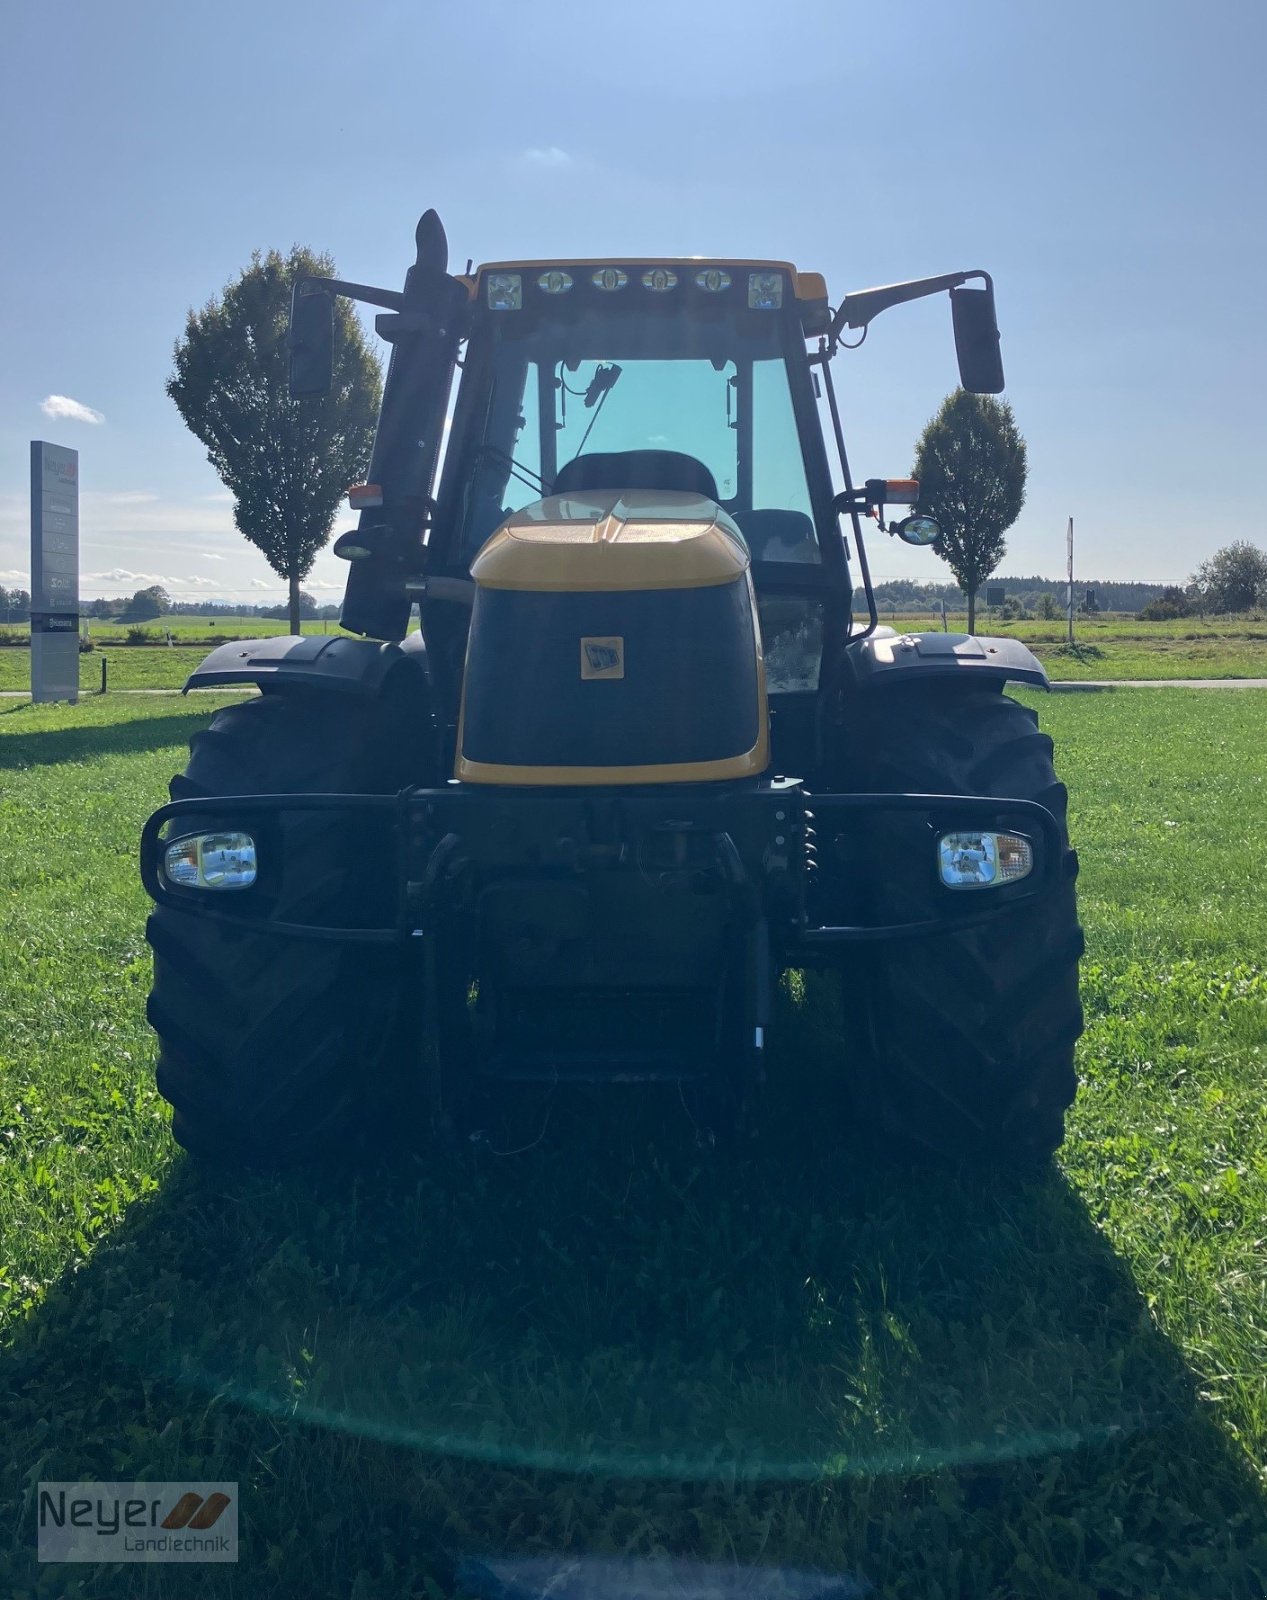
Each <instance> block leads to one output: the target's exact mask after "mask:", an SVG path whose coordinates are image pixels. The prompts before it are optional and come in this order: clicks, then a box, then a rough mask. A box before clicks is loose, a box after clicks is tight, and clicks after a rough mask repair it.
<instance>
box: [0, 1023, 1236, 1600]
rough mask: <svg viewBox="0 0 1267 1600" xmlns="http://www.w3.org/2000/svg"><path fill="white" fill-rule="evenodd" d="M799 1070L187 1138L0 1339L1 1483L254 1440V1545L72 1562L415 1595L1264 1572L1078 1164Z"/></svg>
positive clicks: (212, 1586)
mask: <svg viewBox="0 0 1267 1600" xmlns="http://www.w3.org/2000/svg"><path fill="white" fill-rule="evenodd" d="M792 1053H793V1052H789V1054H792ZM788 1065H789V1076H790V1077H794V1076H795V1075H796V1074H795V1067H794V1065H793V1064H792V1063H791V1062H789V1064H788ZM789 1087H790V1089H791V1092H789V1093H787V1094H784V1095H781V1096H776V1097H774V1101H773V1103H772V1105H771V1108H770V1117H769V1122H768V1125H767V1127H766V1129H765V1131H764V1132H763V1135H762V1137H761V1138H760V1139H758V1140H756V1141H753V1142H751V1143H749V1144H745V1145H744V1146H743V1147H742V1148H740V1149H737V1150H734V1151H732V1152H729V1153H724V1154H718V1153H716V1152H701V1151H700V1150H699V1149H697V1148H696V1147H695V1145H694V1143H693V1141H692V1138H691V1129H690V1126H689V1123H687V1122H686V1119H685V1118H684V1117H683V1116H682V1115H681V1112H680V1110H679V1111H678V1113H677V1114H676V1116H674V1115H673V1106H672V1104H671V1103H670V1102H668V1101H666V1102H665V1103H664V1104H662V1105H655V1104H653V1103H651V1102H643V1103H641V1104H637V1105H635V1104H633V1103H632V1102H631V1103H630V1104H628V1105H618V1106H616V1107H613V1106H612V1105H611V1103H610V1101H609V1102H608V1103H607V1106H606V1108H605V1110H604V1108H603V1107H602V1106H601V1105H600V1106H598V1107H596V1106H595V1105H594V1103H593V1102H590V1101H587V1100H585V1099H584V1098H578V1099H576V1100H574V1101H573V1100H569V1101H566V1102H565V1101H563V1100H559V1099H555V1100H554V1101H553V1102H552V1103H551V1104H550V1105H549V1107H548V1109H549V1113H550V1114H549V1117H548V1120H547V1119H546V1117H545V1115H544V1113H545V1111H546V1109H547V1107H546V1105H545V1104H544V1103H543V1102H541V1101H539V1100H538V1101H533V1100H532V1099H530V1098H528V1099H525V1100H524V1101H523V1102H522V1103H521V1104H520V1105H519V1106H518V1107H517V1108H516V1107H514V1106H511V1107H510V1108H508V1112H507V1126H504V1127H495V1128H491V1129H490V1130H489V1132H488V1136H487V1137H486V1138H485V1139H484V1140H482V1141H479V1142H475V1143H465V1144H463V1145H462V1146H460V1147H459V1148H457V1149H454V1150H451V1151H448V1152H447V1153H445V1154H443V1155H441V1156H435V1157H432V1158H429V1159H428V1160H425V1161H424V1160H421V1159H415V1160H402V1161H397V1162H391V1163H385V1164H384V1165H383V1166H382V1167H380V1168H378V1169H376V1170H373V1171H368V1172H362V1173H359V1174H349V1173H343V1174H335V1173H331V1172H328V1171H326V1172H308V1173H293V1174H290V1175H287V1176H284V1177H281V1178H269V1177H264V1176H259V1175H227V1174H224V1173H215V1172H208V1171H205V1170H201V1169H199V1168H197V1167H195V1166H194V1165H193V1164H191V1163H188V1162H183V1161H182V1162H181V1163H179V1164H178V1165H177V1166H176V1168H175V1169H174V1170H173V1172H172V1174H171V1176H170V1177H169V1180H168V1181H167V1183H166V1184H165V1186H164V1187H163V1189H162V1190H161V1192H160V1193H159V1194H157V1195H156V1196H155V1197H153V1198H152V1199H151V1200H150V1201H149V1202H147V1203H144V1204H140V1205H138V1206H136V1207H134V1208H133V1210H132V1212H131V1213H130V1214H129V1216H128V1218H127V1220H126V1221H125V1223H124V1224H123V1225H122V1226H121V1227H120V1228H119V1229H118V1230H117V1231H116V1233H115V1234H114V1235H113V1236H112V1238H111V1240H110V1241H109V1243H108V1244H107V1245H106V1246H104V1247H103V1248H101V1249H99V1250H98V1251H97V1253H96V1254H95V1255H94V1257H93V1258H92V1260H91V1262H90V1263H89V1264H88V1265H87V1266H86V1267H85V1268H83V1269H82V1270H81V1271H79V1272H78V1273H76V1274H75V1275H73V1276H71V1277H68V1278H67V1279H66V1280H64V1281H63V1282H62V1283H61V1284H60V1285H58V1286H57V1287H56V1288H55V1290H54V1291H53V1292H52V1293H51V1294H50V1295H49V1297H48V1299H47V1301H46V1303H45V1304H44V1305H43V1307H42V1308H41V1309H40V1310H39V1311H38V1312H37V1313H35V1314H33V1315H32V1317H31V1318H30V1319H29V1320H28V1322H27V1323H26V1325H25V1326H24V1327H23V1328H21V1329H20V1330H19V1331H18V1333H17V1335H16V1337H15V1339H14V1341H13V1343H12V1345H11V1347H10V1349H9V1350H8V1351H7V1352H6V1354H5V1356H4V1359H3V1360H2V1361H0V1377H3V1380H4V1392H5V1393H6V1395H7V1396H8V1397H9V1398H8V1399H7V1400H6V1401H5V1402H4V1403H3V1405H2V1406H0V1410H2V1411H4V1412H7V1418H6V1427H5V1434H6V1439H7V1442H8V1451H7V1454H8V1456H9V1466H10V1470H11V1472H12V1473H13V1474H14V1478H15V1484H14V1487H15V1491H16V1501H17V1503H18V1504H19V1505H21V1504H22V1503H23V1501H24V1497H25V1500H26V1502H27V1503H29V1499H30V1492H31V1486H32V1485H33V1484H34V1483H35V1482H36V1481H37V1480H39V1479H44V1480H50V1479H92V1478H101V1479H124V1478H132V1477H136V1478H146V1479H151V1480H158V1479H169V1478H179V1477H190V1478H204V1479H210V1478H219V1477H227V1478H229V1479H232V1480H236V1481H238V1482H240V1484H241V1486H242V1515H243V1557H242V1565H241V1566H240V1568H239V1569H238V1571H237V1574H236V1577H234V1576H233V1574H232V1573H231V1572H229V1571H228V1569H220V1570H217V1571H212V1570H211V1569H203V1570H202V1571H198V1570H197V1569H192V1568H181V1569H177V1570H175V1571H174V1572H171V1571H169V1572H167V1573H164V1572H163V1571H162V1570H161V1569H153V1568H151V1569H148V1570H146V1571H144V1572H143V1571H142V1569H131V1570H130V1569H126V1568H120V1569H116V1570H114V1571H113V1572H107V1571H105V1570H102V1571H101V1572H100V1573H99V1574H97V1575H95V1576H94V1575H92V1574H89V1575H88V1576H87V1577H86V1578H84V1580H83V1581H84V1582H85V1585H86V1586H85V1587H83V1588H82V1589H81V1590H78V1591H76V1592H78V1593H82V1594H83V1595H84V1596H86V1597H90V1596H94V1595H102V1596H106V1595H109V1596H114V1595H119V1594H125V1593H129V1594H130V1593H138V1594H140V1593H143V1594H145V1595H147V1596H168V1595H170V1596H171V1597H173V1600H175V1597H177V1596H180V1597H184V1596H189V1595H204V1594H205V1595H219V1594H230V1593H233V1594H237V1593H249V1594H250V1595H251V1596H253V1597H254V1596H270V1595H279V1596H281V1595H291V1594H294V1595H301V1594H302V1595H323V1594H330V1595H334V1594H339V1595H345V1594H357V1595H360V1594H364V1595H366V1596H369V1595H377V1594H380V1593H388V1592H390V1593H392V1594H402V1595H404V1594H409V1595H414V1594H418V1595H422V1594H430V1595H435V1594H439V1593H446V1592H451V1590H450V1588H449V1579H448V1577H447V1574H449V1573H451V1572H452V1571H453V1569H454V1564H455V1563H456V1562H458V1561H459V1560H460V1559H462V1558H463V1557H465V1556H470V1555H481V1554H486V1553H488V1552H490V1551H496V1550H499V1549H505V1548H510V1549H514V1550H516V1551H521V1552H527V1553H542V1552H550V1551H552V1552H565V1553H568V1554H576V1553H579V1552H582V1551H611V1552H617V1553H623V1554H647V1555H657V1554H660V1553H664V1552H667V1553H669V1554H672V1555H675V1556H687V1557H693V1558H699V1559H704V1560H709V1559H711V1560H718V1559H721V1560H725V1561H728V1562H737V1563H740V1564H742V1565H749V1564H752V1565H761V1566H770V1565H775V1564H778V1565H785V1566H790V1567H807V1566H808V1567H815V1568H824V1569H829V1570H841V1569H845V1570H849V1571H856V1572H857V1571H860V1572H862V1573H865V1575H866V1576H867V1577H868V1578H870V1579H871V1580H872V1581H873V1582H875V1583H877V1584H878V1585H879V1587H880V1590H881V1592H882V1593H884V1594H885V1595H894V1596H904V1595H910V1596H919V1597H921V1600H923V1597H925V1596H928V1595H932V1594H941V1595H959V1594H963V1595H972V1596H974V1597H975V1596H982V1597H984V1596H990V1595H999V1596H1003V1595H1015V1594H1018V1593H1020V1594H1042V1595H1043V1596H1044V1597H1056V1600H1058V1597H1063V1596H1069V1597H1074V1596H1077V1597H1091V1596H1095V1597H1097V1600H1114V1597H1119V1596H1120V1597H1125V1596H1136V1595H1139V1596H1144V1595H1150V1596H1152V1595H1171V1594H1174V1595H1181V1594H1182V1595H1193V1594H1197V1593H1200V1594H1202V1595H1203V1596H1205V1597H1214V1596H1234V1595H1235V1596H1239V1595H1249V1594H1254V1593H1260V1592H1261V1589H1260V1588H1259V1587H1258V1585H1259V1584H1260V1583H1261V1578H1262V1571H1263V1567H1262V1562H1263V1559H1264V1551H1265V1550H1267V1515H1265V1512H1264V1503H1263V1498H1262V1492H1261V1485H1260V1484H1259V1483H1258V1482H1257V1481H1256V1479H1255V1477H1254V1475H1253V1474H1252V1472H1251V1471H1250V1470H1249V1467H1248V1464H1247V1462H1246V1461H1245V1459H1244V1457H1243V1456H1242V1455H1241V1454H1240V1452H1239V1451H1238V1450H1237V1449H1236V1447H1235V1446H1234V1445H1233V1444H1232V1443H1231V1442H1230V1441H1229V1439H1228V1438H1227V1436H1226V1435H1225V1434H1224V1433H1223V1432H1222V1431H1221V1430H1220V1429H1219V1428H1218V1427H1217V1426H1216V1425H1215V1422H1214V1421H1213V1419H1212V1416H1211V1414H1210V1412H1209V1411H1208V1409H1207V1408H1206V1407H1205V1406H1204V1405H1203V1403H1202V1402H1201V1401H1200V1399H1199V1397H1198V1394H1197V1390H1196V1386H1195V1384H1194V1380H1193V1376H1192V1374H1191V1373H1190V1371H1189V1370H1188V1368H1187V1367H1186V1365H1185V1363H1184V1362H1183V1360H1182V1359H1181V1357H1180V1356H1179V1354H1178V1353H1177V1352H1176V1350H1175V1349H1174V1347H1173V1346H1172V1345H1171V1343H1170V1342H1169V1341H1168V1340H1167V1339H1166V1338H1164V1337H1163V1336H1162V1334H1161V1333H1160V1332H1159V1331H1158V1330H1157V1328H1156V1327H1155V1326H1154V1325H1153V1323H1152V1321H1151V1319H1150V1317H1149V1315H1148V1312H1147V1309H1146V1307H1145V1305H1144V1304H1143V1302H1142V1300H1141V1297H1140V1295H1139V1293H1138V1290H1137V1289H1136V1286H1135V1284H1134V1282H1133V1281H1132V1279H1131V1276H1130V1274H1129V1273H1128V1272H1127V1270H1126V1269H1125V1268H1124V1266H1123V1265H1122V1263H1121V1262H1120V1261H1119V1260H1118V1259H1117V1258H1116V1257H1115V1256H1114V1254H1113V1252H1112V1250H1111V1249H1110V1248H1109V1245H1108V1243H1107V1242H1106V1240H1105V1239H1104V1237H1103V1235H1102V1234H1101V1233H1100V1232H1099V1231H1098V1230H1097V1229H1096V1227H1095V1226H1094V1225H1093V1223H1092V1222H1091V1220H1090V1219H1089V1218H1088V1216H1087V1214H1086V1211H1085V1208H1084V1207H1083V1206H1082V1204H1081V1202H1080V1200H1079V1199H1078V1197H1077V1196H1076V1195H1075V1194H1074V1193H1073V1192H1072V1191H1071V1190H1070V1188H1069V1187H1068V1186H1067V1184H1066V1183H1065V1182H1064V1180H1063V1179H1062V1178H1061V1177H1060V1176H1059V1174H1058V1173H1055V1172H1053V1173H1052V1174H1051V1175H1050V1176H1048V1177H1046V1178H1044V1179H1043V1180H1041V1181H1036V1182H1033V1183H1027V1184H1024V1183H1016V1182H1007V1181H1004V1180H1002V1179H999V1178H996V1177H985V1176H980V1175H976V1176H973V1175H965V1174H958V1173H955V1172H953V1171H949V1170H946V1169H938V1168H923V1167H917V1166H908V1165H901V1164H889V1163H884V1164H878V1163H876V1162H875V1161H874V1160H871V1159H869V1158H868V1157H867V1155H866V1154H865V1152H864V1151H863V1150H862V1149H861V1148H860V1147H859V1145H858V1144H857V1143H856V1142H855V1141H853V1140H852V1139H851V1138H850V1136H849V1135H848V1132H847V1124H846V1122H845V1121H844V1120H843V1119H844V1114H845V1113H844V1108H843V1106H842V1105H841V1103H840V1102H839V1101H838V1099H837V1098H836V1096H835V1093H834V1090H833V1087H832V1084H831V1081H830V1079H829V1078H827V1077H824V1076H821V1075H820V1076H819V1077H817V1078H814V1077H812V1076H811V1077H808V1078H807V1079H806V1080H805V1081H804V1082H803V1083H801V1084H793V1085H790V1086H789ZM810 1091H812V1092H813V1093H814V1096H815V1098H814V1099H813V1101H807V1100H806V1099H805V1095H806V1093H807V1092H810ZM807 1103H808V1104H812V1105H813V1107H814V1115H813V1117H811V1118H807V1117H806V1116H805V1114H804V1109H805V1105H806V1104H807ZM516 1118H519V1119H520V1126H518V1127H516V1126H515V1125H514V1123H515V1120H516ZM525 1131H526V1132H527V1135H528V1137H527V1138H525V1137H523V1135H524V1133H525ZM503 1141H506V1142H505V1143H503ZM524 1144H527V1145H528V1146H529V1148H527V1149H525V1150H523V1151H522V1153H520V1154H517V1155H514V1156H502V1155H499V1154H497V1153H496V1152H497V1151H498V1150H501V1149H512V1148H514V1149H518V1148H519V1147H520V1146H521V1145H524ZM11 1534H12V1537H11V1540H10V1544H11V1549H12V1553H11V1554H10V1556H9V1557H8V1565H7V1566H6V1564H5V1558H3V1557H0V1577H7V1578H8V1579H9V1584H8V1586H7V1587H8V1589H9V1590H15V1591H16V1590H22V1589H23V1588H24V1586H32V1587H33V1578H32V1573H33V1572H34V1567H33V1564H32V1562H31V1555H30V1549H31V1545H32V1543H33V1522H32V1514H31V1513H30V1511H29V1510H22V1511H20V1512H18V1513H17V1514H15V1520H14V1523H13V1526H12V1530H11ZM80 1576H82V1571H81V1573H79V1574H77V1578H78V1577H80ZM129 1583H131V1584H132V1585H133V1587H128V1584H129ZM234 1583H236V1584H237V1585H238V1587H234V1586H233V1585H234ZM429 1583H430V1584H432V1585H435V1586H436V1587H433V1588H431V1589H428V1588H427V1585H428V1584H429ZM94 1585H96V1586H94ZM40 1592H45V1591H43V1590H41V1591H40ZM761 1592H763V1593H764V1592H766V1591H765V1590H762V1591H761Z"/></svg>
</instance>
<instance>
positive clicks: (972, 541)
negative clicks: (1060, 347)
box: [913, 389, 1026, 633]
mask: <svg viewBox="0 0 1267 1600" xmlns="http://www.w3.org/2000/svg"><path fill="white" fill-rule="evenodd" d="M1025 474H1026V451H1025V441H1024V439H1023V438H1022V437H1021V435H1020V432H1019V430H1018V429H1017V426H1016V419H1015V418H1014V417H1013V415H1012V408H1011V406H1010V405H1008V403H1007V402H1006V401H1005V400H995V399H994V398H993V397H992V396H990V395H984V394H969V393H968V392H967V391H966V390H965V389H956V390H955V392H954V394H952V395H947V397H946V399H945V400H943V401H942V404H941V408H940V410H939V411H938V412H937V415H936V416H935V417H934V418H933V419H932V421H931V422H929V424H928V426H927V427H926V428H925V429H924V431H923V433H922V434H921V435H920V438H919V443H918V444H917V445H916V446H915V467H914V470H913V476H914V477H916V478H918V479H919V485H920V491H919V503H920V509H921V510H922V511H927V512H928V513H929V514H930V516H933V517H935V518H936V519H937V521H938V522H939V523H940V524H941V540H940V542H939V543H938V545H937V554H938V555H939V556H941V558H942V560H943V561H944V562H945V563H946V565H947V566H948V567H949V568H950V570H951V571H952V572H953V573H954V575H955V577H956V578H957V579H958V580H959V587H960V588H961V589H962V590H963V591H964V593H965V594H966V595H967V597H968V632H969V633H975V632H976V628H977V590H978V589H979V588H980V587H981V585H982V584H983V583H984V582H985V580H986V579H987V578H988V577H989V576H990V574H991V573H992V572H993V571H994V570H995V568H996V567H997V566H998V564H999V562H1000V561H1002V559H1003V557H1004V556H1005V555H1006V554H1007V544H1006V543H1005V541H1004V538H1003V536H1004V534H1005V533H1006V532H1007V530H1008V529H1009V528H1010V527H1011V526H1012V524H1013V523H1014V522H1015V521H1016V519H1017V517H1018V516H1020V514H1021V507H1022V506H1023V505H1024V504H1025Z"/></svg>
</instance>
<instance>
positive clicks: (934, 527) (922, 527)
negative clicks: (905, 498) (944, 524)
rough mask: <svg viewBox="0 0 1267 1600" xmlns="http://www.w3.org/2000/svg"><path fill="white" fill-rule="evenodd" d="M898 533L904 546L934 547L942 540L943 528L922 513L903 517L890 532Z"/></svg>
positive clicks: (918, 512)
mask: <svg viewBox="0 0 1267 1600" xmlns="http://www.w3.org/2000/svg"><path fill="white" fill-rule="evenodd" d="M889 531H890V532H891V533H896V534H897V536H898V538H899V539H901V541H902V543H903V544H916V545H924V546H928V545H934V544H936V543H937V541H938V540H939V539H940V538H941V528H940V526H939V525H938V523H937V522H936V521H935V519H934V518H932V517H927V516H925V515H924V514H923V512H921V511H917V512H916V513H915V514H914V516H910V517H903V518H902V520H901V522H895V523H894V524H893V526H892V527H891V528H890V530H889Z"/></svg>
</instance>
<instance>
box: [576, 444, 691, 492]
mask: <svg viewBox="0 0 1267 1600" xmlns="http://www.w3.org/2000/svg"><path fill="white" fill-rule="evenodd" d="M586 489H667V490H670V491H672V490H676V491H677V492H678V493H680V494H698V495H703V496H704V498H705V499H706V500H712V501H713V502H714V503H716V500H717V480H716V478H714V477H713V475H712V473H711V472H710V471H709V470H708V468H707V467H706V466H705V465H704V463H703V462H702V461H697V460H696V459H695V457H694V456H688V455H683V454H682V453H681V452H680V451H677V450H607V451H603V450H596V451H594V452H593V453H592V454H590V455H584V456H573V458H572V459H571V461H569V462H567V463H566V464H565V465H564V466H562V467H560V468H559V471H558V475H557V476H556V478H555V480H554V484H553V487H552V488H551V490H550V493H551V494H568V493H572V494H576V493H580V492H583V491H584V490H586Z"/></svg>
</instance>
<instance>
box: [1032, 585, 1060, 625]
mask: <svg viewBox="0 0 1267 1600" xmlns="http://www.w3.org/2000/svg"><path fill="white" fill-rule="evenodd" d="M1035 610H1036V611H1037V612H1038V615H1039V616H1040V617H1041V618H1042V619H1043V621H1044V622H1054V621H1055V620H1056V618H1057V617H1058V616H1059V615H1060V606H1059V604H1058V603H1057V600H1056V596H1055V595H1054V594H1053V593H1052V592H1051V590H1050V589H1044V590H1043V592H1042V594H1040V595H1039V597H1038V604H1037V606H1036V607H1035Z"/></svg>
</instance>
